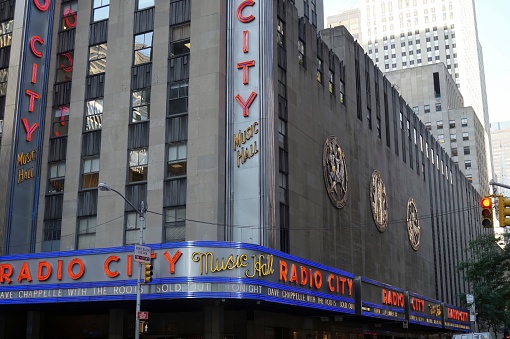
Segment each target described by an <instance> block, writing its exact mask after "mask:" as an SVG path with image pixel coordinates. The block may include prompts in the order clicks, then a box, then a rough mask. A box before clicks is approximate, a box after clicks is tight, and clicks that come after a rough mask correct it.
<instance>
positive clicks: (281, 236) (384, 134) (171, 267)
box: [0, 0, 484, 339]
mask: <svg viewBox="0 0 510 339" xmlns="http://www.w3.org/2000/svg"><path fill="white" fill-rule="evenodd" d="M0 9H2V10H1V11H0V13H1V16H2V24H3V25H2V27H7V28H8V29H7V30H4V31H3V35H6V36H7V37H8V39H6V37H3V39H5V40H3V41H8V42H9V43H8V44H5V45H4V46H3V47H2V48H1V49H0V60H2V64H1V65H2V66H1V69H2V70H3V72H7V85H6V91H5V93H6V95H5V99H3V100H5V104H4V106H3V107H2V108H1V109H2V117H3V122H4V128H3V133H2V140H1V146H0V158H1V161H0V171H2V173H7V174H8V175H3V176H0V192H3V193H2V195H1V196H0V220H2V228H1V239H2V240H1V241H2V247H1V248H2V256H1V257H0V304H1V310H0V337H4V338H16V337H20V336H22V337H25V338H55V337H57V338H58V337H61V338H62V337H67V338H73V339H74V338H80V339H81V338H90V337H94V338H106V337H108V338H131V337H135V332H136V333H138V331H140V330H141V331H142V332H144V333H143V334H142V336H141V337H142V338H161V337H176V338H202V337H203V338H219V339H221V338H319V337H321V338H332V337H341V338H347V337H348V338H351V337H358V336H364V335H370V336H374V335H377V336H381V337H385V338H388V337H390V336H391V337H398V338H405V337H409V336H411V337H430V338H437V337H438V336H439V333H445V332H448V333H450V332H467V331H469V330H470V325H471V324H470V322H469V317H468V313H467V309H465V308H463V307H461V300H460V295H462V293H465V292H467V291H468V290H469V286H468V283H467V281H466V280H465V279H464V277H463V274H462V273H461V272H459V271H458V270H457V266H458V263H459V262H460V261H464V260H467V259H469V252H467V251H466V249H467V247H468V243H469V241H471V240H473V239H476V237H477V236H479V235H480V234H482V233H484V230H482V228H481V227H480V216H479V209H478V208H477V207H478V202H479V199H480V196H479V194H478V192H477V191H476V190H475V189H474V188H473V186H472V185H471V183H470V182H469V181H468V180H467V179H466V177H465V176H464V174H463V173H462V171H460V169H459V168H458V166H456V165H455V163H454V162H453V161H452V159H451V158H450V157H449V156H448V155H447V154H446V152H444V150H443V149H442V147H441V145H440V144H439V143H438V142H437V141H436V139H434V138H433V137H432V136H431V134H430V133H429V131H427V130H426V128H425V126H424V125H423V124H422V123H421V122H420V121H419V119H418V118H417V116H416V115H415V114H414V112H413V111H412V109H411V107H409V105H408V104H407V103H406V101H405V100H404V99H403V98H402V97H401V96H400V94H399V93H398V92H397V91H396V89H395V88H394V87H393V86H392V85H391V84H390V83H389V82H388V80H387V79H385V78H384V76H383V74H382V73H381V72H380V71H379V70H378V68H377V67H376V66H375V65H374V64H373V63H372V61H371V60H370V59H369V58H368V57H366V56H365V55H364V53H363V50H362V48H361V47H360V46H359V45H358V44H356V43H355V41H354V39H353V38H352V36H351V35H350V34H349V33H348V32H347V31H346V30H345V29H343V28H337V29H333V30H328V31H326V32H324V33H323V35H322V38H320V37H318V36H317V30H316V28H315V27H314V26H313V25H312V23H311V22H310V21H309V20H307V19H306V18H304V17H301V16H300V15H299V11H298V8H296V6H295V4H294V2H291V1H278V0H274V1H269V2H267V1H255V2H253V1H248V0H245V1H237V2H225V1H220V0H193V1H189V0H178V1H150V0H138V1H121V0H112V1H106V0H105V1H94V2H89V1H79V0H71V1H63V2H52V1H42V0H30V1H27V2H12V1H1V2H0ZM331 40H332V41H334V42H335V44H336V47H335V48H334V50H335V51H337V53H336V54H335V53H334V52H333V50H332V48H333V47H328V44H329V45H331ZM325 41H326V42H327V44H326V43H325ZM5 70H6V71H5ZM367 85H368V86H367ZM366 93H368V94H370V95H369V96H368V98H369V100H367V96H366ZM98 187H101V190H99V189H98ZM104 190H106V191H104ZM475 206H476V207H475ZM140 243H142V246H140ZM133 245H138V246H133ZM147 247H148V248H149V249H147ZM139 262H144V263H145V262H150V263H151V264H152V268H151V267H150V266H149V267H146V266H145V265H144V266H143V269H142V267H141V266H142V265H140V264H139ZM151 271H152V272H153V276H152V278H151V277H150V273H151ZM142 272H143V274H142ZM140 277H143V280H141V279H140ZM151 279H152V281H151ZM140 281H142V288H143V290H142V291H141V292H140V295H141V296H140V298H141V301H140V302H141V305H140V313H137V312H135V310H137V307H136V305H137V303H136V302H135V300H136V299H137V298H136V296H137V294H138V293H137V292H139V291H140V289H138V285H139V284H140ZM138 321H141V322H142V325H141V326H140V327H138V326H137V325H136V324H137V323H138Z"/></svg>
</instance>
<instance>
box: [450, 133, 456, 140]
mask: <svg viewBox="0 0 510 339" xmlns="http://www.w3.org/2000/svg"><path fill="white" fill-rule="evenodd" d="M456 141H457V134H455V133H452V134H450V142H456Z"/></svg>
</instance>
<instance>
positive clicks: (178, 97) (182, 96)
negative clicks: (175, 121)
mask: <svg viewBox="0 0 510 339" xmlns="http://www.w3.org/2000/svg"><path fill="white" fill-rule="evenodd" d="M188 85H189V84H188V81H187V80H184V81H177V82H172V83H170V84H168V115H174V114H180V113H187V112H188Z"/></svg>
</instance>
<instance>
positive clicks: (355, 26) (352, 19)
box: [326, 8, 363, 42]
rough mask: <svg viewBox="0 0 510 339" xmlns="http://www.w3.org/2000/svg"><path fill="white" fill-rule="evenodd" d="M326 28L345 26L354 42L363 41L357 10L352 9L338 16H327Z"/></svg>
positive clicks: (358, 11) (359, 13)
mask: <svg viewBox="0 0 510 339" xmlns="http://www.w3.org/2000/svg"><path fill="white" fill-rule="evenodd" d="M326 21H327V27H328V28H331V27H336V26H345V27H347V29H348V31H349V33H351V35H352V37H353V38H354V40H356V41H360V42H361V41H363V39H362V38H361V27H360V23H361V12H360V9H359V8H352V9H349V10H346V11H343V12H342V13H340V14H335V15H331V16H328V17H327V19H326Z"/></svg>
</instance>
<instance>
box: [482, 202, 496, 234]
mask: <svg viewBox="0 0 510 339" xmlns="http://www.w3.org/2000/svg"><path fill="white" fill-rule="evenodd" d="M480 204H481V205H482V226H483V227H484V228H493V227H494V223H493V220H492V198H491V197H484V198H483V199H482V201H481V202H480Z"/></svg>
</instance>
